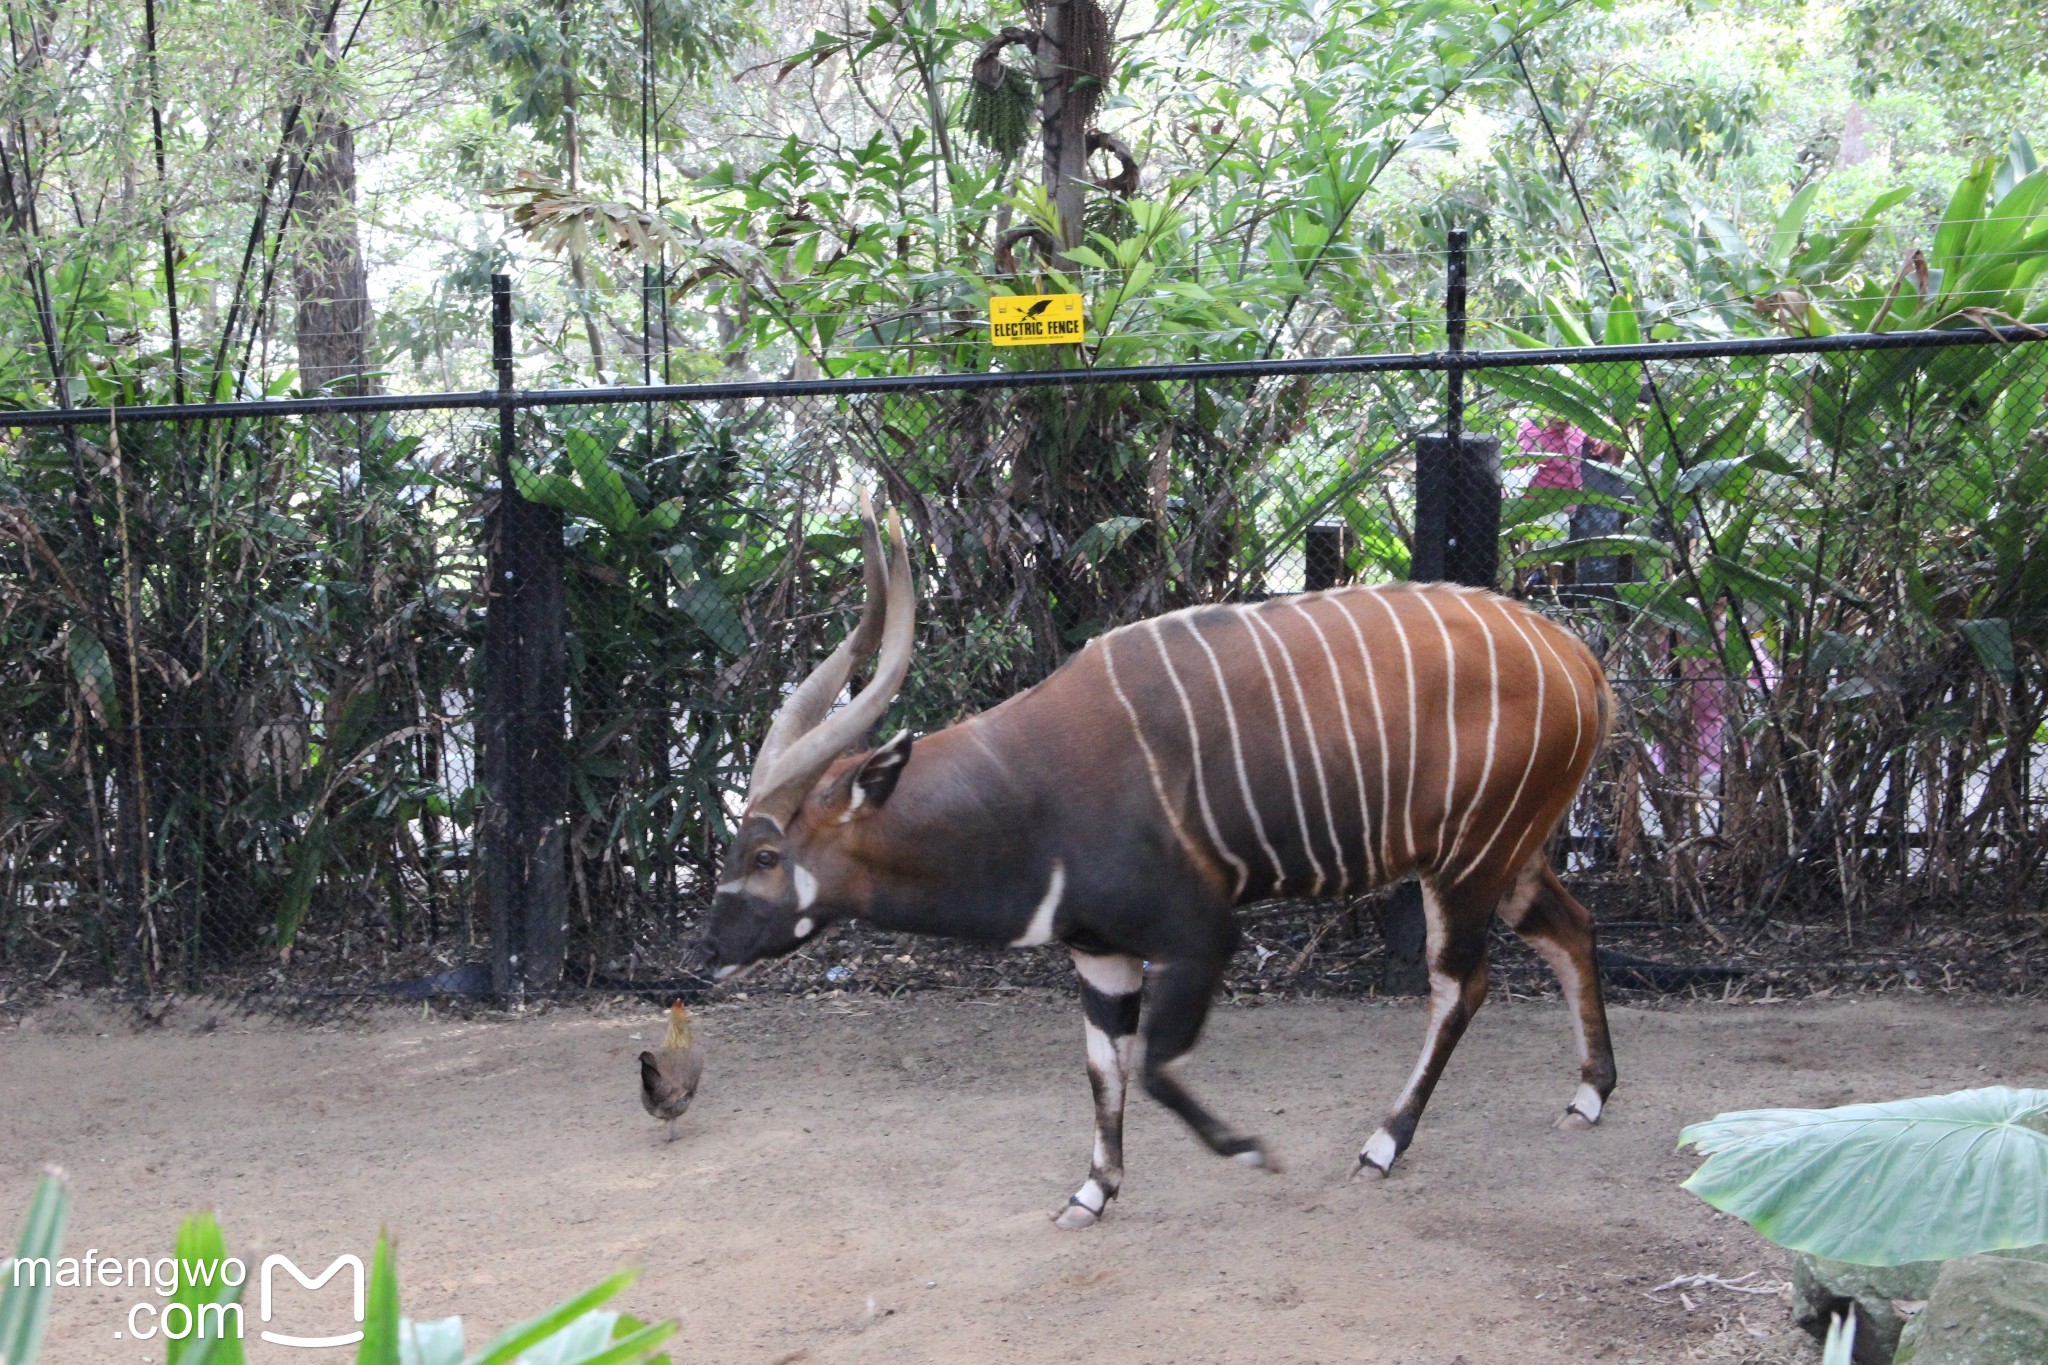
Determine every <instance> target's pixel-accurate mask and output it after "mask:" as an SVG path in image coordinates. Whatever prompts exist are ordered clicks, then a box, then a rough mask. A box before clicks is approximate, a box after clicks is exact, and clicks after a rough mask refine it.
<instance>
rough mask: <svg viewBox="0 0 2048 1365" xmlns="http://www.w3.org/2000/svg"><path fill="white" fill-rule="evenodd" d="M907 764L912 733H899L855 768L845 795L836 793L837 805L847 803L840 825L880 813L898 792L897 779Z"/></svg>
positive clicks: (848, 774) (850, 775)
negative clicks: (895, 792) (884, 805)
mask: <svg viewBox="0 0 2048 1365" xmlns="http://www.w3.org/2000/svg"><path fill="white" fill-rule="evenodd" d="M908 762H910V731H908V730H899V731H897V732H896V737H895V738H894V739H892V740H890V741H889V742H888V743H887V744H884V745H883V746H882V747H881V748H879V749H877V750H875V751H874V752H873V753H871V754H869V755H868V756H867V757H866V758H864V759H862V760H861V761H860V762H858V763H856V764H854V765H853V767H852V768H851V769H850V770H849V771H848V773H847V775H846V787H845V789H844V791H843V792H835V793H833V796H834V798H835V802H838V801H843V802H844V805H842V806H841V808H840V812H839V820H840V823H842V824H844V823H845V822H846V821H849V820H857V819H860V818H861V817H863V816H865V815H867V814H868V813H869V812H871V811H876V810H880V809H881V808H882V804H883V803H884V802H886V801H887V800H888V799H889V796H890V794H891V793H892V792H894V791H895V790H896V779H897V778H899V777H901V776H903V765H904V764H906V763H908Z"/></svg>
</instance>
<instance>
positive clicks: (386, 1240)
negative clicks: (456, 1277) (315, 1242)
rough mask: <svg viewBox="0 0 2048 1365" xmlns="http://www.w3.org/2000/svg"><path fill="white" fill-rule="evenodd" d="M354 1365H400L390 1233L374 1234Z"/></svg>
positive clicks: (396, 1298) (395, 1286)
mask: <svg viewBox="0 0 2048 1365" xmlns="http://www.w3.org/2000/svg"><path fill="white" fill-rule="evenodd" d="M356 1365H399V1359H398V1266H397V1264H396V1262H395V1260H394V1258H393V1256H392V1251H391V1234H390V1233H388V1232H380V1233H378V1234H377V1250H376V1252H375V1254H374V1255H373V1256H372V1257H371V1259H370V1288H369V1293H368V1294H367V1295H366V1296H365V1297H364V1300H363V1340H362V1344H361V1345H359V1346H357V1347H356Z"/></svg>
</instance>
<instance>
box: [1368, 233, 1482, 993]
mask: <svg viewBox="0 0 2048 1365" xmlns="http://www.w3.org/2000/svg"><path fill="white" fill-rule="evenodd" d="M1466 242H1467V237H1466V234H1465V230H1464V229H1463V228H1453V229H1452V230H1451V232H1450V234H1449V242H1448V245H1449V247H1450V251H1449V258H1448V261H1447V270H1448V278H1447V280H1446V282H1445V283H1446V287H1445V290H1444V332H1445V341H1446V345H1445V351H1446V356H1445V359H1446V360H1447V361H1448V362H1449V367H1448V373H1447V375H1446V379H1447V382H1446V384H1445V401H1444V434H1443V435H1441V436H1419V437H1417V438H1416V441H1415V550H1414V556H1413V560H1412V563H1411V565H1410V568H1409V575H1408V576H1409V577H1410V578H1412V579H1414V580H1415V581H1416V582H1419V583H1430V582H1446V583H1466V584H1470V585H1471V586H1473V587H1479V588H1497V587H1499V586H1500V442H1499V441H1497V440H1495V439H1494V438H1493V437H1490V436H1467V435H1466V434H1465V371H1464V369H1463V367H1462V366H1461V365H1460V364H1459V361H1458V357H1461V356H1463V355H1464V354H1465V279H1466V254H1465V253H1466ZM1385 935H1386V941H1387V973H1386V982H1385V984H1386V988H1387V989H1388V990H1389V991H1394V992H1400V993H1410V994H1412V993H1420V992H1421V991H1424V990H1426V989H1428V985H1429V973H1428V969H1427V964H1426V963H1425V962H1424V961H1423V954H1424V949H1425V947H1426V943H1425V939H1426V932H1425V923H1424V919H1423V914H1422V887H1421V885H1420V884H1419V883H1417V882H1412V881H1410V882H1403V883H1402V884H1401V885H1399V886H1397V887H1395V888H1394V895H1393V899H1392V901H1391V902H1390V903H1389V904H1388V906H1387V916H1386V922H1385Z"/></svg>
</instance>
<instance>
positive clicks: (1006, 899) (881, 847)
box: [859, 716, 1053, 942]
mask: <svg viewBox="0 0 2048 1365" xmlns="http://www.w3.org/2000/svg"><path fill="white" fill-rule="evenodd" d="M1015 740H1016V737H1015V736H1011V735H1007V734H1005V733H1003V729H1002V728H999V727H998V726H997V725H996V724H995V723H994V722H993V721H992V720H991V718H990V717H988V716H980V717H976V718H974V719H972V720H969V721H966V722H963V723H962V724H959V725H955V726H952V727H949V728H948V729H945V730H942V731H940V732H939V733H937V734H935V735H931V736H929V737H928V738H925V739H920V740H918V741H917V744H916V747H915V748H914V749H913V751H912V753H911V758H910V763H909V764H908V766H907V767H906V768H905V769H904V773H903V778H902V780H901V782H900V783H899V784H898V786H897V789H896V792H895V794H894V795H893V796H892V797H891V799H890V800H889V803H888V804H887V805H886V806H884V807H883V808H882V809H881V810H879V811H877V812H876V813H875V814H874V815H873V816H872V817H871V818H870V819H869V820H868V821H867V822H866V828H864V829H863V830H862V832H861V836H860V841H859V857H860V862H861V863H862V865H863V870H864V872H865V873H866V876H867V878H868V884H869V892H868V896H867V903H866V906H865V908H864V910H863V911H862V917H863V918H864V919H866V920H867V921H868V922H869V923H870V924H872V925H874V926H875V927H876V928H880V929H887V930H892V931H895V932H899V933H917V934H939V935H945V936H948V937H955V938H970V939H979V940H983V941H987V942H1008V941H1009V940H1010V939H1011V938H1013V937H1014V936H1015V926H1014V925H1013V924H1012V921H1013V920H1014V919H1015V918H1016V908H1017V906H1018V905H1020V904H1022V905H1026V906H1028V905H1029V904H1030V903H1031V902H1033V901H1034V900H1036V899H1037V898H1039V897H1041V896H1042V895H1043V893H1044V886H1043V885H1042V883H1043V882H1044V879H1045V877H1046V876H1047V875H1048V873H1049V870H1050V868H1051V866H1052V861H1053V860H1052V855H1051V852H1050V851H1049V850H1047V849H1044V848H1042V847H1040V845H1041V844H1042V843H1043V838H1042V830H1043V829H1044V827H1045V821H1044V820H1043V819H1042V817H1041V814H1040V812H1038V811H1037V809H1036V807H1037V806H1038V805H1039V804H1040V802H1041V801H1042V796H1041V793H1040V792H1039V791H1038V790H1035V789H1034V787H1033V784H1031V783H1029V782H1026V781H1023V780H1020V779H1021V775H1020V774H1019V773H1017V772H1016V771H1014V767H1013V765H1012V763H1011V762H1010V761H1009V760H1008V759H1007V758H1006V755H1007V754H1008V753H1009V752H1011V750H1012V748H1013V746H1014V743H1015Z"/></svg>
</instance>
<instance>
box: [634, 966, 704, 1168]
mask: <svg viewBox="0 0 2048 1365" xmlns="http://www.w3.org/2000/svg"><path fill="white" fill-rule="evenodd" d="M702 1079H704V1055H703V1054H702V1053H700V1052H699V1051H698V1050H697V1045H696V1044H695V1043H694V1042H692V1041H691V1040H690V1012H689V1011H688V1010H686V1009H684V1008H683V1002H682V1001H680V1000H678V1001H676V1002H675V1003H674V1004H673V1005H670V1006H669V1007H668V1039H667V1041H665V1042H663V1043H662V1045H661V1046H660V1047H659V1048H658V1049H656V1050H654V1051H652V1052H643V1053H641V1054H640V1104H641V1106H642V1107H643V1108H645V1109H646V1110H647V1112H648V1113H650V1114H652V1115H654V1117H656V1118H658V1119H660V1120H662V1121H663V1122H665V1123H667V1124H668V1140H669V1141H670V1142H674V1141H675V1140H676V1120H677V1119H679V1118H681V1117H682V1116H683V1111H684V1110H685V1109H688V1108H689V1107H690V1100H691V1099H692V1098H693V1097H694V1096H695V1095H696V1093H697V1082H699V1081H701V1080H702Z"/></svg>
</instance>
